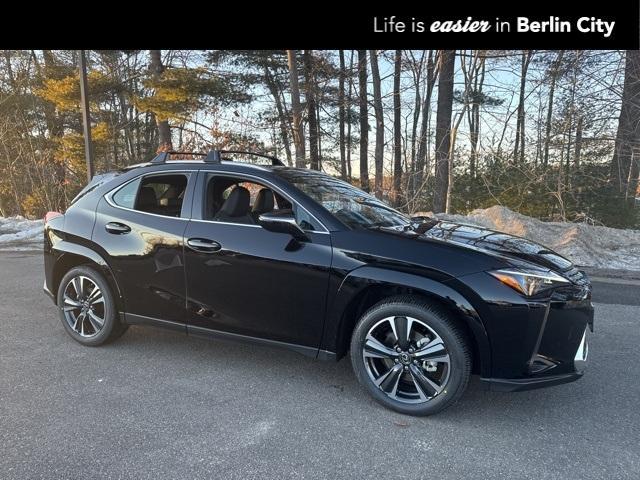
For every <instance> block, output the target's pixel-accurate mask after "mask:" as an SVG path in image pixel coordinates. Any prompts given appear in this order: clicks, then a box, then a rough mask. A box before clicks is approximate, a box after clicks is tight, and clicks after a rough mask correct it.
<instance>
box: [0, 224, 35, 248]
mask: <svg viewBox="0 0 640 480" xmlns="http://www.w3.org/2000/svg"><path fill="white" fill-rule="evenodd" d="M42 224H43V221H42V220H28V219H26V218H24V217H21V216H17V217H7V218H5V217H0V250H14V251H15V250H39V249H41V248H42Z"/></svg>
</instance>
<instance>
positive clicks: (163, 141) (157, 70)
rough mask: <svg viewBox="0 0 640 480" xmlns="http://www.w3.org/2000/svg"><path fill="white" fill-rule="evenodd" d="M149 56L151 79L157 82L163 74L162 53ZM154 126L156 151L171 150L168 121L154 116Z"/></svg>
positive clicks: (152, 52) (157, 52) (152, 51)
mask: <svg viewBox="0 0 640 480" xmlns="http://www.w3.org/2000/svg"><path fill="white" fill-rule="evenodd" d="M149 56H150V57H151V65H150V67H151V73H152V74H153V77H154V78H155V79H156V80H158V79H159V78H160V77H161V75H162V72H164V65H162V51H161V50H149ZM156 125H157V126H158V150H159V151H166V150H171V149H173V144H172V143H171V127H170V126H169V121H168V120H167V119H166V118H165V119H160V118H158V117H157V116H156Z"/></svg>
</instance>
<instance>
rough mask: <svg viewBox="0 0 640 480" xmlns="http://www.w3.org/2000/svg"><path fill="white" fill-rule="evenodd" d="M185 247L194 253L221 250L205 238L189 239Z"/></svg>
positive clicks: (219, 246)
mask: <svg viewBox="0 0 640 480" xmlns="http://www.w3.org/2000/svg"><path fill="white" fill-rule="evenodd" d="M187 246H188V247H189V248H190V249H191V250H195V251H196V252H217V251H218V250H220V249H221V248H222V245H220V244H219V243H218V242H216V241H214V240H209V239H206V238H190V239H189V240H187Z"/></svg>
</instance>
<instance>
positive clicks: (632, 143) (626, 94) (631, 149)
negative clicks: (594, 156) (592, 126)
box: [610, 50, 640, 198]
mask: <svg viewBox="0 0 640 480" xmlns="http://www.w3.org/2000/svg"><path fill="white" fill-rule="evenodd" d="M638 145H640V51H638V50H627V56H626V59H625V70H624V86H623V91H622V108H621V110H620V118H619V120H618V132H617V134H616V143H615V149H614V153H613V158H612V160H611V174H610V175H611V181H612V182H613V184H614V185H615V186H616V188H617V190H618V191H619V192H620V193H622V194H624V195H625V196H626V197H627V198H629V197H631V198H634V196H635V194H636V192H635V191H633V192H629V190H630V188H629V187H630V184H634V183H635V181H636V179H634V178H633V177H634V175H633V173H632V171H633V170H634V168H635V165H634V163H632V159H633V160H635V161H636V162H637V161H638V159H637V157H638V151H637V149H638ZM636 177H637V175H636ZM630 178H631V180H632V182H629V179H630ZM631 187H632V185H631Z"/></svg>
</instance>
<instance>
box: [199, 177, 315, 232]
mask: <svg viewBox="0 0 640 480" xmlns="http://www.w3.org/2000/svg"><path fill="white" fill-rule="evenodd" d="M206 198H207V201H206V205H205V208H206V212H205V218H206V219H209V220H215V221H219V222H227V223H241V224H248V225H258V217H259V216H260V214H262V213H268V212H272V211H276V210H290V211H292V212H293V214H294V215H295V217H296V220H297V222H298V225H300V227H302V228H303V229H304V230H320V229H321V228H320V227H319V225H318V223H317V222H316V220H315V219H313V217H311V216H310V215H309V214H308V213H307V212H306V211H305V210H304V209H302V208H300V207H298V206H297V205H292V204H291V202H290V201H289V200H287V199H286V198H284V197H283V196H282V195H280V194H279V193H278V192H276V191H274V190H273V189H271V188H269V187H268V186H266V185H263V184H261V183H259V182H255V181H253V180H251V181H249V180H246V179H243V178H234V177H227V176H214V175H212V176H211V177H210V178H209V180H208V182H207V193H206Z"/></svg>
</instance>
